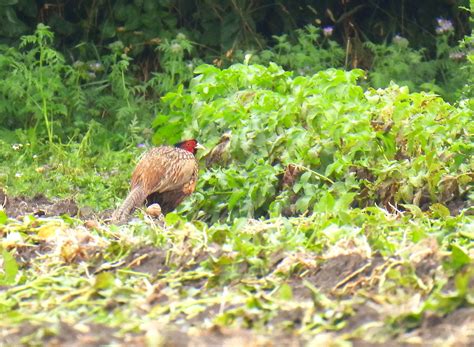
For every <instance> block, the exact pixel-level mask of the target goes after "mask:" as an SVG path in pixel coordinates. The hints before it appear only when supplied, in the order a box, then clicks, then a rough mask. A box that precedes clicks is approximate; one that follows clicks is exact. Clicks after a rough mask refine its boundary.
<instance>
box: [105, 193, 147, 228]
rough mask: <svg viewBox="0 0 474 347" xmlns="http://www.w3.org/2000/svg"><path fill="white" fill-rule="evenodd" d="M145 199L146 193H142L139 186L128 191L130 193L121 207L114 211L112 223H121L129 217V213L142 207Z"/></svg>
mask: <svg viewBox="0 0 474 347" xmlns="http://www.w3.org/2000/svg"><path fill="white" fill-rule="evenodd" d="M145 199H146V193H145V192H144V190H143V188H142V187H141V186H136V187H135V188H133V189H132V190H131V191H130V193H128V196H127V198H126V199H125V201H124V202H123V203H122V205H121V206H120V207H119V208H118V209H116V210H115V212H114V213H113V215H112V221H113V222H121V221H123V220H124V219H125V218H127V217H128V216H129V215H130V213H132V211H133V210H134V209H135V208H137V207H138V206H140V205H142V204H143V202H144V201H145Z"/></svg>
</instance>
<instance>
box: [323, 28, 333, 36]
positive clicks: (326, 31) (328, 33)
mask: <svg viewBox="0 0 474 347" xmlns="http://www.w3.org/2000/svg"><path fill="white" fill-rule="evenodd" d="M333 32H334V27H333V26H327V27H324V28H323V35H324V37H329V36H332V33H333Z"/></svg>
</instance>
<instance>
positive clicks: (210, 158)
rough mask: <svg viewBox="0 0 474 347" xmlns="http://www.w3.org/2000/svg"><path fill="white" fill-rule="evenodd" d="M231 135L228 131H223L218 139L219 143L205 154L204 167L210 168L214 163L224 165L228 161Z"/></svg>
mask: <svg viewBox="0 0 474 347" xmlns="http://www.w3.org/2000/svg"><path fill="white" fill-rule="evenodd" d="M231 138H232V135H231V133H230V132H226V133H224V134H223V135H222V136H221V138H220V139H219V143H218V144H217V145H216V146H215V147H214V148H213V149H212V150H211V152H209V154H208V155H207V156H206V167H207V168H210V167H211V166H213V165H215V164H220V165H226V164H227V162H228V161H229V159H230V158H229V157H230V155H229V147H230V140H231Z"/></svg>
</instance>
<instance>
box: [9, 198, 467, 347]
mask: <svg viewBox="0 0 474 347" xmlns="http://www.w3.org/2000/svg"><path fill="white" fill-rule="evenodd" d="M0 204H1V205H2V206H3V208H4V209H5V211H6V213H7V215H8V216H9V217H10V218H18V217H21V216H23V215H25V214H34V215H36V216H59V215H64V214H66V215H70V216H79V217H80V218H83V219H88V218H91V217H93V214H91V213H83V214H81V210H80V209H79V208H78V206H77V204H76V203H75V202H74V201H73V200H72V199H64V200H56V201H50V200H48V199H47V198H45V197H44V196H36V197H33V198H27V197H8V196H6V195H5V193H4V192H3V191H2V190H0ZM107 214H110V212H107ZM96 217H97V216H96ZM22 252H23V255H22V256H20V258H21V259H18V260H19V264H20V265H27V263H28V261H29V260H30V259H31V257H33V253H32V254H30V253H28V252H32V250H24V251H21V252H19V254H20V255H21V254H22ZM34 252H35V254H38V252H40V253H41V252H48V249H47V248H44V249H41V245H40V246H39V248H38V249H35V250H34ZM383 263H384V259H383V257H382V256H380V255H376V256H374V257H372V258H370V259H368V258H366V257H364V256H363V255H361V254H344V255H339V256H336V257H333V258H328V259H325V260H324V262H322V263H321V264H320V266H318V267H317V268H315V269H314V270H313V271H307V272H306V273H305V275H304V277H299V276H293V277H291V278H290V280H289V284H290V285H291V287H292V288H293V295H294V296H295V297H297V298H301V300H307V299H310V298H311V297H312V296H313V295H314V294H313V293H312V292H311V291H310V290H309V289H308V287H307V286H304V285H303V280H305V281H307V282H309V283H311V284H312V285H313V286H315V287H317V288H318V289H319V290H320V291H321V292H322V293H324V294H326V295H329V296H330V297H344V296H347V295H350V294H351V291H353V290H355V289H357V288H359V287H361V286H364V285H366V284H367V283H366V281H365V279H366V278H368V277H370V276H371V275H372V273H373V271H376V269H377V268H378V267H379V266H381V265H382V264H383ZM124 264H125V265H124V266H127V267H130V268H132V269H133V270H134V271H137V272H144V273H148V274H152V275H156V274H158V273H160V272H166V271H168V267H167V266H166V252H165V251H164V250H162V249H158V248H155V247H152V246H144V247H142V248H139V249H136V250H134V251H133V252H132V253H131V254H130V255H129V256H128V257H127V258H126V259H125V261H124ZM439 265H440V261H439V259H436V258H435V257H431V256H428V257H426V258H425V259H423V261H422V262H420V263H418V264H416V272H417V275H418V276H420V277H421V278H423V276H432V275H433V271H434V269H436V268H437V267H438V266H439ZM194 285H195V284H194ZM1 290H2V288H0V291H1ZM354 311H355V314H354V315H352V316H351V317H350V318H349V319H348V320H347V324H346V326H345V327H344V328H342V329H341V330H340V331H336V332H331V333H324V334H320V335H318V336H317V337H316V338H315V340H313V341H312V342H311V344H310V345H312V346H319V345H321V346H322V345H330V343H331V341H332V339H333V338H334V337H335V336H341V335H343V334H345V333H348V332H350V331H353V330H354V329H357V328H358V327H360V326H361V325H363V324H367V323H370V322H376V321H379V320H380V319H381V316H380V313H379V312H377V311H376V310H374V308H373V307H371V306H370V305H365V304H361V305H359V306H355V307H354ZM215 313H216V310H213V309H212V308H211V309H209V310H207V311H206V312H205V314H207V315H208V317H203V316H202V314H201V315H199V318H200V319H204V318H212V316H213V315H214V314H215ZM301 314H302V313H301V312H298V310H293V311H286V312H282V314H281V316H280V317H278V318H277V319H276V320H275V321H273V322H270V323H278V320H285V321H288V320H290V321H293V322H294V325H295V326H298V324H299V323H300V321H301ZM382 319H383V318H382ZM144 330H145V331H146V333H145V334H144V335H143V334H142V335H134V334H126V335H122V334H120V332H119V330H118V329H113V328H110V327H106V326H101V325H92V324H80V325H76V326H71V325H70V324H67V323H64V322H61V323H60V324H59V325H56V326H46V325H45V326H33V325H31V324H23V325H20V326H19V327H12V328H11V329H9V330H8V331H3V332H0V345H1V346H17V345H24V344H25V341H24V337H25V336H28V335H29V336H36V338H37V339H35V341H36V342H37V341H38V340H39V341H41V344H43V345H45V346H103V345H106V344H114V345H118V346H126V345H128V346H146V345H150V341H152V342H153V341H154V342H156V343H157V345H159V346H170V347H185V346H196V347H198V346H199V347H201V346H202V347H211V346H291V347H293V346H294V347H299V346H304V345H307V344H308V342H309V341H306V340H304V339H302V338H301V337H299V336H293V335H291V334H285V333H278V334H275V335H272V336H270V335H265V334H258V333H255V332H253V331H250V330H235V329H224V328H218V327H215V328H212V329H208V330H201V331H199V332H185V331H181V330H179V329H178V328H174V327H163V326H160V325H158V324H156V325H153V324H151V325H150V326H147V327H145V329H144ZM440 341H446V342H450V343H451V345H453V346H466V347H467V346H474V308H472V307H461V308H459V309H457V310H456V311H454V312H451V313H450V314H448V315H446V316H444V317H440V316H437V315H433V316H429V315H428V316H426V317H424V319H423V322H422V324H421V326H419V327H418V328H416V329H413V330H412V331H410V332H409V333H408V334H405V335H400V336H399V337H398V338H397V340H396V341H393V342H389V343H384V344H376V343H371V342H367V341H364V340H362V339H356V340H352V341H351V342H352V343H353V346H358V347H366V346H367V347H368V346H431V345H434V344H435V345H436V344H438V345H439V343H438V342H440Z"/></svg>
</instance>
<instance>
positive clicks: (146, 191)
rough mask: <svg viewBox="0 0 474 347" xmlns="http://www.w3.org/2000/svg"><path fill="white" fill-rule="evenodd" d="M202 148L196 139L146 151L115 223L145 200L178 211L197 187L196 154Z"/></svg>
mask: <svg viewBox="0 0 474 347" xmlns="http://www.w3.org/2000/svg"><path fill="white" fill-rule="evenodd" d="M202 148H204V147H203V146H202V145H200V144H199V143H198V142H197V141H196V140H194V139H192V140H186V141H183V142H180V143H177V144H176V145H175V146H174V147H171V146H160V147H154V148H152V149H150V150H149V151H148V152H146V153H145V154H144V155H143V157H142V158H141V159H140V161H139V162H138V164H137V166H136V168H135V170H134V171H133V174H132V180H131V187H130V193H129V194H128V196H127V198H126V199H125V201H124V202H123V203H122V205H121V206H120V207H119V208H118V209H117V210H115V212H114V214H113V215H112V222H115V223H116V222H123V221H124V220H125V219H126V218H127V217H128V216H129V215H130V214H131V213H132V212H133V210H134V209H136V208H137V207H139V206H141V205H143V204H145V203H146V204H147V205H150V204H153V203H158V204H159V205H160V207H161V211H162V213H163V214H167V213H168V212H170V211H172V210H174V209H175V208H176V207H177V206H178V205H179V204H180V203H181V202H182V201H183V200H184V198H186V197H187V196H188V195H191V194H192V193H193V192H194V190H195V188H196V183H197V178H198V169H199V167H198V161H197V160H196V157H195V155H196V152H197V150H198V149H202Z"/></svg>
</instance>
